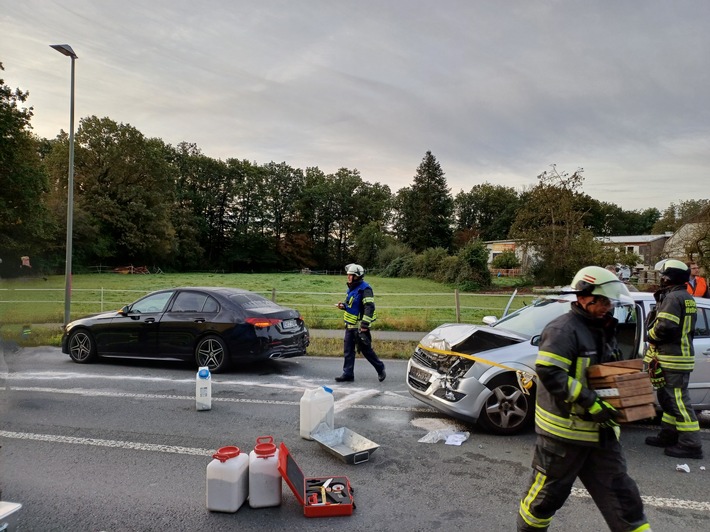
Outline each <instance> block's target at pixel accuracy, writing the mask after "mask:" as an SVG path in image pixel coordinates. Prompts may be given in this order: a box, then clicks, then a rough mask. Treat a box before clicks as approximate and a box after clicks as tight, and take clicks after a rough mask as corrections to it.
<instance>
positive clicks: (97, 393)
mask: <svg viewBox="0 0 710 532" xmlns="http://www.w3.org/2000/svg"><path fill="white" fill-rule="evenodd" d="M190 382H193V381H190ZM7 390H11V391H17V392H41V393H57V394H68V395H83V396H87V397H124V398H129V399H131V398H135V399H177V400H181V401H194V400H195V396H194V395H168V394H157V393H133V392H113V391H112V392H109V391H104V390H93V389H87V388H68V389H65V388H41V387H35V386H32V387H22V386H8V387H7ZM378 393H380V392H379V390H365V391H364V392H358V393H356V394H351V395H354V396H355V397H354V398H351V395H347V396H345V397H344V398H343V399H339V400H337V401H336V402H335V408H334V410H337V411H338V412H340V411H343V410H346V409H348V408H355V409H362V410H389V411H395V412H424V413H427V414H433V413H436V412H435V411H434V410H432V409H430V408H414V407H406V406H388V405H359V404H355V403H354V401H355V400H359V401H362V400H363V399H366V398H368V397H372V396H374V395H377V394H378ZM212 402H222V403H247V404H259V405H290V406H300V402H299V401H277V400H274V399H241V398H237V397H214V396H212ZM341 402H342V406H340V405H341Z"/></svg>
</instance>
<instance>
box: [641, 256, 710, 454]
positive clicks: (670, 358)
mask: <svg viewBox="0 0 710 532" xmlns="http://www.w3.org/2000/svg"><path fill="white" fill-rule="evenodd" d="M655 269H656V271H658V272H660V274H661V289H660V290H658V291H656V293H654V294H653V297H654V298H655V299H656V302H657V305H656V308H655V310H654V311H652V312H651V313H650V314H649V316H648V318H647V325H646V331H647V333H646V340H647V341H648V344H649V346H648V350H647V351H646V355H645V356H644V359H643V360H644V362H645V363H646V364H647V365H648V370H649V374H650V376H651V382H652V383H653V385H654V388H656V396H657V397H658V404H660V405H661V409H662V410H663V415H662V417H661V431H660V432H659V433H658V435H657V436H649V437H648V438H646V444H647V445H653V446H654V447H664V448H665V450H664V452H665V454H667V455H668V456H674V457H676V458H696V459H700V458H702V457H703V449H702V442H701V441H700V425H699V424H698V418H697V417H696V416H695V411H694V410H693V408H692V406H691V404H690V395H688V383H689V382H690V372H691V371H693V368H694V367H695V351H694V349H693V336H694V333H695V323H696V320H697V308H696V305H695V299H693V296H691V295H690V294H689V293H688V292H687V290H686V288H685V287H686V283H687V282H688V278H689V277H690V268H688V266H687V265H686V264H685V263H683V262H681V261H679V260H675V259H666V260H662V261H660V262H659V263H658V264H656V268H655Z"/></svg>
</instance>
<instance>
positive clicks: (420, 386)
mask: <svg viewBox="0 0 710 532" xmlns="http://www.w3.org/2000/svg"><path fill="white" fill-rule="evenodd" d="M408 381H409V385H410V386H411V387H412V388H416V389H417V390H419V391H420V392H426V391H427V390H428V389H429V383H427V382H421V381H418V380H416V379H413V378H412V377H409V379H408Z"/></svg>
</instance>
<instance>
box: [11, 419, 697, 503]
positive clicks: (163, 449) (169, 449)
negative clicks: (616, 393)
mask: <svg viewBox="0 0 710 532" xmlns="http://www.w3.org/2000/svg"><path fill="white" fill-rule="evenodd" d="M0 438H10V439H17V440H33V441H41V442H49V443H66V444H70V445H92V446H96V447H110V448H114V449H127V450H134V451H150V452H159V453H173V454H186V455H191V456H212V455H213V454H214V453H215V450H211V449H199V448H195V447H181V446H176V445H157V444H153V443H140V442H131V441H120V440H102V439H99V438H77V437H75V436H58V435H54V434H33V433H29V432H11V431H7V430H0ZM572 496H574V497H581V498H590V495H589V493H588V492H587V490H585V489H581V488H572ZM641 498H642V499H643V502H644V504H646V505H648V506H655V507H657V508H676V509H683V510H694V511H702V512H710V503H709V502H701V501H688V500H683V499H674V498H670V497H652V496H642V497H641Z"/></svg>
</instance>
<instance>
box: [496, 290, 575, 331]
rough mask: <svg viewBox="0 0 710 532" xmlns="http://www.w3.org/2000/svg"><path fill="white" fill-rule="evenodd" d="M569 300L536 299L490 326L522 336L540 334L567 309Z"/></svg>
mask: <svg viewBox="0 0 710 532" xmlns="http://www.w3.org/2000/svg"><path fill="white" fill-rule="evenodd" d="M569 305H570V302H569V301H565V300H559V299H538V300H537V301H535V302H533V304H532V305H529V306H527V307H523V308H521V309H520V310H516V311H515V312H513V313H512V314H509V315H508V316H506V317H505V318H501V319H500V320H499V321H497V322H495V323H494V324H493V325H491V327H496V328H501V329H505V330H507V331H511V332H514V333H517V334H520V335H522V336H527V337H532V336H535V335H536V334H540V333H541V332H542V329H544V328H545V325H547V324H548V323H549V322H551V321H552V320H554V319H555V318H556V317H557V316H561V315H562V314H564V313H565V312H567V311H568V310H569Z"/></svg>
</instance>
